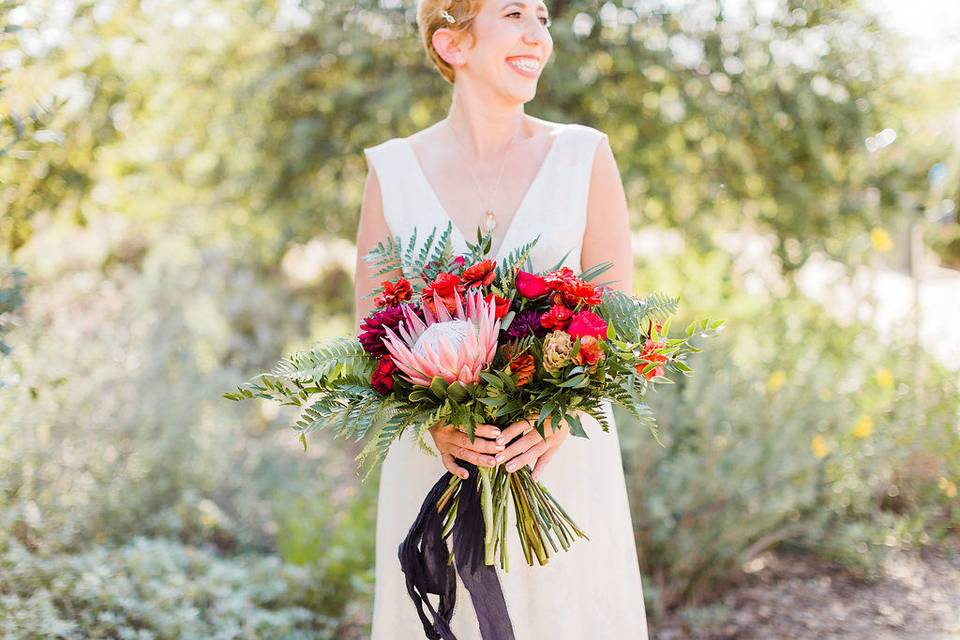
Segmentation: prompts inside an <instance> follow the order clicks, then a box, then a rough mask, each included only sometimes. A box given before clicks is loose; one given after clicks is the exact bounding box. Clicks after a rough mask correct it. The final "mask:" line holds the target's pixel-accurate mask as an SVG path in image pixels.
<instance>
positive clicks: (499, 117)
mask: <svg viewBox="0 0 960 640" xmlns="http://www.w3.org/2000/svg"><path fill="white" fill-rule="evenodd" d="M417 16H418V20H419V25H420V34H421V37H422V38H423V44H424V47H425V49H426V51H427V54H428V58H429V60H430V62H431V64H432V65H433V66H435V67H436V68H437V70H438V71H439V72H440V74H441V75H442V76H443V78H444V79H445V80H447V82H449V83H450V84H451V85H453V92H452V98H451V104H450V110H449V114H448V116H447V117H446V118H445V119H444V120H442V121H440V122H438V123H436V124H434V125H431V126H429V127H427V128H426V129H424V130H422V131H418V132H415V133H413V134H411V135H409V136H406V137H400V136H397V137H393V138H390V139H388V140H386V141H384V142H382V143H380V144H376V145H373V146H370V147H367V148H364V150H363V151H364V155H365V157H366V160H367V164H368V174H367V183H366V185H365V188H364V196H363V205H362V207H361V210H360V224H359V227H358V230H357V256H358V261H357V278H356V281H355V282H356V292H355V300H356V304H357V320H358V323H359V321H360V319H361V318H365V317H367V315H368V312H369V311H370V302H369V296H368V295H367V294H369V293H370V292H371V291H372V290H373V289H375V288H376V287H377V285H379V284H380V282H379V281H381V280H383V279H384V278H386V279H389V280H391V281H396V280H397V278H399V277H400V276H401V275H402V276H404V277H406V278H407V279H409V280H413V279H415V278H416V277H417V275H418V274H416V273H407V272H404V273H402V274H401V273H399V272H397V273H385V274H381V275H380V276H379V277H370V276H369V275H368V268H367V267H368V265H367V264H366V263H364V262H363V261H362V260H361V258H360V256H364V255H366V254H367V253H368V252H369V251H370V250H371V249H372V248H373V247H374V246H375V245H376V244H377V243H378V242H379V241H381V240H382V239H383V238H384V237H386V236H390V237H397V236H399V237H401V238H410V237H412V236H413V234H414V232H415V233H416V238H417V239H418V240H417V241H416V243H417V245H418V246H420V247H421V248H422V245H423V244H424V242H425V239H426V237H427V236H428V235H429V234H430V233H431V232H432V231H433V230H435V229H439V230H441V231H443V230H444V229H451V231H450V234H451V235H450V243H451V248H452V251H453V253H454V254H457V255H459V254H465V253H468V252H469V250H468V247H467V242H468V241H470V240H472V238H473V237H474V232H475V231H476V230H477V229H478V227H480V228H483V229H484V231H485V232H489V233H490V234H491V245H490V252H489V253H488V259H490V260H492V261H494V262H495V263H497V264H503V263H504V262H505V261H507V260H508V256H509V255H510V254H514V253H516V252H517V251H520V250H521V249H522V247H523V246H524V245H526V244H527V243H529V242H530V241H532V240H533V239H534V238H537V242H536V244H535V246H533V248H532V249H529V250H528V258H529V261H530V265H531V269H532V270H533V271H534V272H542V271H545V270H548V269H550V268H552V267H553V265H558V264H559V265H561V266H563V267H566V268H568V269H570V270H571V271H572V272H574V273H579V272H581V271H583V270H585V269H587V268H590V267H593V266H595V265H597V264H598V263H601V262H610V263H611V266H610V269H609V270H608V271H607V272H605V273H606V275H607V279H608V280H610V281H612V283H613V284H612V285H611V288H618V289H621V290H623V291H626V292H630V290H631V288H632V280H631V274H632V271H631V266H632V263H633V258H632V254H631V247H630V229H629V224H628V215H627V203H626V197H625V195H624V191H623V185H622V183H621V180H620V174H619V171H618V169H617V165H616V161H615V159H614V157H613V153H612V151H611V149H610V146H609V142H608V140H607V136H606V134H604V133H603V132H602V131H600V130H598V129H595V128H593V127H590V126H586V125H583V124H579V123H572V122H567V123H557V122H548V121H546V120H542V119H540V118H535V117H531V116H529V115H527V114H525V113H524V110H523V109H524V104H525V103H526V102H529V101H530V100H532V99H533V98H534V97H535V96H536V89H537V83H538V81H539V78H540V76H541V74H542V73H543V72H544V70H545V68H546V67H547V64H548V62H549V61H550V58H551V55H552V53H553V39H552V37H551V35H550V30H549V27H550V24H551V17H550V15H549V13H548V11H547V7H546V5H544V4H543V2H541V1H539V0H484V1H475V0H421V2H420V3H419V5H418V11H417ZM447 275H448V276H452V277H454V278H456V276H455V274H452V273H451V274H447ZM556 306H557V307H560V308H559V309H557V313H560V314H561V315H562V313H563V311H564V308H563V305H562V304H561V303H560V302H557V304H556ZM567 311H569V310H567ZM528 320H529V321H530V322H531V323H532V322H534V320H533V319H532V318H528ZM536 322H537V324H538V327H539V326H544V327H545V326H546V324H542V322H541V320H539V319H538V320H536ZM559 337H562V336H559ZM500 339H501V337H500V336H498V340H500ZM502 339H503V340H509V338H507V337H503V338H502ZM415 346H416V345H414V348H415ZM499 346H501V345H499V343H498V348H499ZM503 346H507V345H506V344H505V345H503ZM398 353H399V352H398ZM400 355H402V353H400ZM393 357H394V358H395V359H394V361H393V362H392V364H397V363H398V361H397V360H396V357H397V356H396V355H394V356H393ZM401 359H402V358H401ZM529 373H530V375H536V372H534V371H530V372H529ZM541 373H542V372H541ZM578 416H579V418H580V420H581V423H582V428H583V430H584V432H585V433H586V434H587V435H588V438H582V437H568V434H569V432H568V431H567V429H568V428H569V427H567V425H565V424H557V425H553V424H549V426H548V428H547V429H545V432H544V434H543V435H541V434H540V433H538V432H537V431H536V430H534V429H533V428H532V426H531V425H530V424H529V423H527V422H526V421H520V422H516V423H514V424H509V425H508V424H498V425H496V427H499V428H500V430H496V429H495V428H494V425H478V426H477V432H476V435H477V437H476V439H475V440H474V441H470V440H469V438H467V437H466V434H465V433H463V432H462V430H461V427H460V425H448V424H437V425H435V426H433V427H431V428H430V429H429V430H428V431H427V432H428V433H430V435H431V437H432V442H431V438H424V439H423V441H422V442H420V443H419V444H418V443H417V442H416V441H414V440H413V438H406V437H401V438H397V439H396V440H395V441H394V442H393V443H392V444H391V445H390V449H389V451H388V453H387V455H386V457H385V459H384V461H383V466H382V468H381V474H380V486H379V494H378V497H377V529H376V539H377V544H376V567H375V574H376V582H375V593H374V606H373V628H372V632H371V633H372V636H371V637H372V640H394V639H396V638H403V639H404V640H408V639H409V640H413V639H415V638H423V637H427V638H438V639H441V640H481V639H482V640H538V639H540V638H551V639H552V640H575V639H576V640H581V639H582V638H586V637H597V638H624V639H626V638H629V639H630V640H646V638H647V625H646V612H645V608H644V600H643V589H642V584H641V575H640V567H639V563H638V558H637V550H636V546H635V542H634V534H633V525H632V521H631V515H630V506H629V502H628V498H627V492H626V483H625V481H624V473H623V463H622V461H621V456H620V444H619V436H618V434H617V425H616V422H615V420H614V419H613V414H612V411H611V409H610V404H609V402H606V403H605V404H604V417H605V418H606V423H607V425H608V426H609V431H608V432H604V431H603V429H602V426H601V424H600V422H599V421H598V420H597V419H596V418H595V417H594V416H591V415H589V414H587V413H583V412H578ZM533 417H535V416H533ZM549 422H550V421H549V420H548V421H547V423H549ZM545 424H546V423H545ZM498 436H499V437H500V439H502V440H503V442H498V441H497V440H496V438H497V437H498ZM421 445H422V447H423V448H429V449H430V451H431V452H432V453H434V454H436V455H435V456H434V457H430V456H428V455H424V451H423V450H422V447H421ZM481 464H482V465H484V466H487V467H495V466H498V465H503V467H504V469H505V470H506V472H507V473H513V472H515V471H518V470H520V469H521V468H523V467H527V466H532V467H533V471H532V473H533V475H534V476H536V479H538V480H541V481H542V482H543V484H544V486H548V487H550V492H551V494H552V495H554V496H556V497H557V500H558V501H559V502H560V503H561V504H563V505H564V508H565V509H568V510H569V514H570V517H572V518H573V519H575V520H576V521H577V522H578V523H579V522H582V523H583V524H584V526H585V527H586V528H587V530H588V535H589V541H584V543H583V544H573V545H572V546H571V547H570V549H569V551H566V552H562V553H558V554H556V555H551V557H550V559H549V562H547V563H546V564H545V565H542V566H541V565H539V563H536V562H534V564H533V566H530V565H528V564H527V563H525V562H523V558H524V555H525V554H524V551H523V549H522V548H521V544H520V538H519V536H508V537H507V542H506V545H505V555H507V556H509V557H510V558H512V560H510V563H509V569H508V570H502V569H500V568H499V567H494V568H495V569H496V573H495V575H494V576H491V575H490V572H489V569H490V568H491V567H490V566H487V567H485V568H486V569H487V571H480V570H476V569H475V568H469V567H467V568H466V569H464V568H463V566H462V564H457V565H456V571H457V575H458V576H459V579H456V578H454V579H450V578H449V577H448V578H447V579H446V580H438V579H437V578H438V573H439V575H445V574H444V572H447V574H449V572H451V571H454V565H449V566H448V567H444V566H434V565H433V564H431V563H430V562H429V561H426V560H425V561H423V562H420V560H418V558H419V557H420V556H418V553H417V552H415V551H414V547H415V546H418V545H419V542H418V540H420V539H419V538H418V537H417V535H418V531H420V530H419V529H418V528H417V526H418V525H417V523H420V522H422V520H421V518H420V517H418V513H419V514H423V513H429V511H427V512H424V511H422V508H425V509H427V510H429V508H430V504H429V495H428V494H429V493H430V492H431V487H433V486H435V484H436V483H437V482H438V475H439V474H442V473H443V471H444V469H445V470H446V471H447V472H449V473H450V474H456V475H458V476H459V477H460V478H465V476H464V474H472V473H476V472H477V471H476V470H477V468H478V467H476V466H471V465H481ZM440 482H441V483H442V482H443V478H441V480H440ZM424 496H428V497H427V501H428V503H427V506H426V507H422V505H423V504H424V503H423V501H424ZM517 522H518V521H517V516H516V513H515V511H513V510H510V509H508V510H507V513H506V517H505V518H504V519H503V523H504V524H505V525H506V527H507V529H508V530H511V531H512V530H513V529H514V528H515V527H516V526H517ZM437 537H439V534H438V535H437ZM429 539H430V540H436V537H431V538H429ZM448 543H449V540H448ZM423 544H424V545H425V546H429V544H428V542H427V539H424V540H423ZM438 544H442V543H438ZM434 551H435V549H434ZM428 556H429V557H431V558H432V557H436V556H435V554H433V553H430V554H428ZM401 559H402V562H401ZM461 559H463V558H461ZM531 562H533V561H532V560H531ZM440 564H441V565H442V563H440ZM422 565H430V566H422ZM441 583H442V584H444V585H446V586H445V587H441V586H440V585H441ZM454 583H455V585H456V586H455V588H451V584H454ZM468 585H469V586H468ZM441 589H442V590H443V593H442V594H441V593H439V591H440V590H441ZM427 596H430V597H431V598H432V600H433V602H430V607H436V609H431V610H430V611H429V612H427V611H424V609H423V608H422V606H424V599H426V598H427ZM438 599H439V603H437V602H436V601H437V600H438Z"/></svg>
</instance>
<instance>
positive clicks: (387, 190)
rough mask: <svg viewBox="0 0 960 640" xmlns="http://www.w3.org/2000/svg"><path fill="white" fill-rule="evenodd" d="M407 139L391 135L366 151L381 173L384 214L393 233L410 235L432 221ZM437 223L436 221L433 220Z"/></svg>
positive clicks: (378, 179)
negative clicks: (419, 226) (404, 140)
mask: <svg viewBox="0 0 960 640" xmlns="http://www.w3.org/2000/svg"><path fill="white" fill-rule="evenodd" d="M403 143H404V142H403V140H402V139H400V138H390V139H389V140H387V141H385V142H381V143H380V144H378V145H375V146H373V147H369V148H365V149H364V150H363V153H364V155H365V156H366V158H367V161H368V162H369V163H370V165H371V166H372V167H373V169H374V170H375V171H376V173H377V181H378V182H379V184H380V194H381V198H382V200H383V217H384V219H385V220H386V223H387V226H388V227H389V228H390V233H391V234H392V235H394V236H402V237H407V236H409V235H410V233H412V232H413V229H414V227H416V226H417V225H418V224H419V225H421V226H422V225H423V224H426V223H428V222H429V220H428V219H427V216H428V215H429V207H428V204H429V202H428V199H427V197H426V196H427V195H429V194H426V193H424V192H423V188H422V186H421V185H420V183H419V182H418V181H417V180H414V179H412V178H413V175H412V169H413V167H411V166H410V160H409V157H408V156H407V154H406V153H405V149H404V148H403V146H402V145H403ZM433 224H436V221H434V222H433Z"/></svg>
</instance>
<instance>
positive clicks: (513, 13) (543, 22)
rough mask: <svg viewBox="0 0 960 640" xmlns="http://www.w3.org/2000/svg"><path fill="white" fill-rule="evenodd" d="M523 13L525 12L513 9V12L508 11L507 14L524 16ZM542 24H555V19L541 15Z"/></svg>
mask: <svg viewBox="0 0 960 640" xmlns="http://www.w3.org/2000/svg"><path fill="white" fill-rule="evenodd" d="M522 15H523V14H522V13H520V12H519V11H513V12H511V13H508V14H507V17H508V18H509V17H510V16H522ZM540 24H542V25H543V26H545V27H549V26H550V25H552V24H553V21H552V20H551V19H550V18H547V17H543V16H541V17H540Z"/></svg>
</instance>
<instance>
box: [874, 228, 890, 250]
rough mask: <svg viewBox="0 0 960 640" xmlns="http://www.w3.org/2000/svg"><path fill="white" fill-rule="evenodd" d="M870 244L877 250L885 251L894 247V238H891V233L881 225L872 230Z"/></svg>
mask: <svg viewBox="0 0 960 640" xmlns="http://www.w3.org/2000/svg"><path fill="white" fill-rule="evenodd" d="M870 244H872V245H873V248H874V249H876V250H877V251H880V252H884V253H885V252H887V251H890V249H892V248H893V240H891V239H890V234H889V233H887V231H886V229H881V228H880V227H877V228H875V229H873V230H872V231H870Z"/></svg>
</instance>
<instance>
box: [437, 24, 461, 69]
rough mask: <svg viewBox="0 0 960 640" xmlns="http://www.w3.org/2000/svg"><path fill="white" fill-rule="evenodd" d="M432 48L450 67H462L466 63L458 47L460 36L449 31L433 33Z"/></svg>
mask: <svg viewBox="0 0 960 640" xmlns="http://www.w3.org/2000/svg"><path fill="white" fill-rule="evenodd" d="M433 48H434V50H435V51H436V52H437V55H438V56H440V57H441V58H442V59H443V60H444V62H446V63H447V64H449V65H450V66H451V67H462V66H463V64H464V62H465V61H466V56H465V54H464V51H463V49H462V48H461V47H460V34H459V33H457V32H454V31H451V30H450V29H437V30H436V31H434V32H433Z"/></svg>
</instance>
